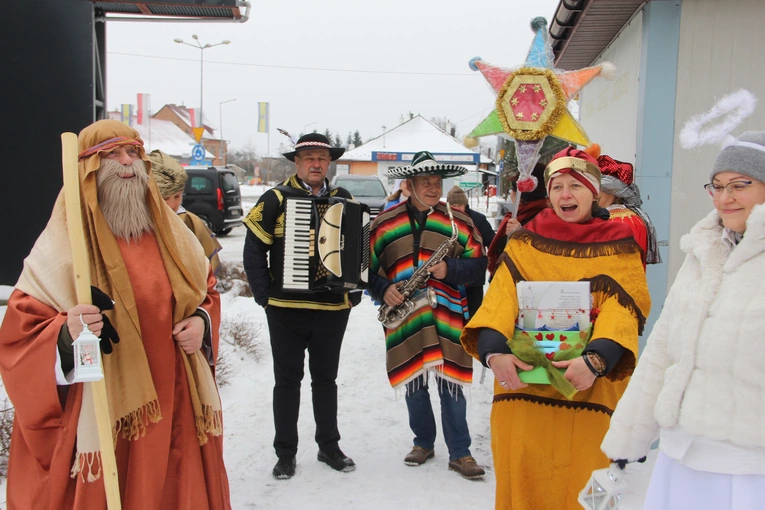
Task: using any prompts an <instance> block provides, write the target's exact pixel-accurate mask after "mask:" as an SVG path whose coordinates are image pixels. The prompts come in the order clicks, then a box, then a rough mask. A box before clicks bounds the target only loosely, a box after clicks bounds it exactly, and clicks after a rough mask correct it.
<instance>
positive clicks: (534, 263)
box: [460, 230, 651, 510]
mask: <svg viewBox="0 0 765 510" xmlns="http://www.w3.org/2000/svg"><path fill="white" fill-rule="evenodd" d="M582 279H586V280H589V281H590V289H591V291H592V295H593V307H594V308H597V309H599V315H598V317H597V319H596V321H595V324H594V328H593V335H592V338H593V339H597V338H608V339H611V340H613V341H615V342H618V343H619V344H621V345H622V346H623V347H625V348H626V349H627V351H626V352H625V354H624V356H623V357H622V359H621V361H620V362H619V363H618V364H617V366H615V367H614V368H613V369H612V370H611V372H610V373H609V374H608V376H606V377H603V378H599V379H596V380H595V383H594V384H593V386H592V387H591V388H590V389H588V390H586V391H582V392H579V393H577V394H576V395H574V397H573V400H572V401H568V400H566V398H565V397H563V395H561V394H560V393H558V392H557V391H556V390H555V389H554V388H553V387H552V386H550V385H545V384H530V385H529V386H528V387H527V388H523V389H520V390H515V391H513V390H505V389H503V388H502V387H501V386H499V384H498V383H497V382H495V384H494V404H493V408H492V414H491V429H492V452H493V455H494V468H495V473H496V478H497V494H496V508H498V509H513V510H524V509H530V510H531V509H540V510H547V509H555V510H561V509H579V508H580V505H579V504H578V503H577V501H576V498H577V494H578V493H579V491H580V490H581V489H582V488H583V487H584V485H585V483H586V482H587V479H588V478H589V476H590V474H591V472H592V471H593V470H595V469H599V468H602V467H607V466H608V459H607V458H606V457H605V455H603V454H602V453H601V452H600V443H601V441H602V440H603V437H604V436H605V433H606V431H607V430H608V426H609V421H610V416H611V414H612V413H613V410H614V408H615V406H616V403H617V402H618V400H619V398H620V397H621V395H622V393H623V392H624V390H625V389H626V387H627V383H628V381H629V376H630V374H631V373H632V371H633V369H634V367H635V359H636V357H637V349H638V330H639V329H642V326H643V324H644V323H645V317H646V316H647V315H648V312H649V310H650V306H651V303H650V297H649V294H648V286H647V283H646V279H645V273H644V272H643V265H642V263H641V260H640V249H639V248H638V246H637V245H636V244H635V242H634V240H633V239H625V240H619V241H614V242H610V243H590V244H579V243H570V242H559V241H556V240H553V239H549V238H545V237H542V236H540V235H538V234H534V233H532V232H529V231H527V230H520V231H517V232H515V233H514V234H513V236H512V237H511V238H510V240H509V242H508V244H507V247H506V248H505V252H504V253H503V254H502V255H501V256H500V259H499V263H498V266H497V272H496V273H495V275H494V279H493V280H492V283H491V285H490V287H489V290H488V292H487V293H486V296H485V298H484V301H483V304H482V305H481V308H480V309H479V310H478V312H477V313H476V315H475V316H474V317H473V318H472V319H471V321H470V322H469V323H468V325H467V326H466V327H465V329H464V331H463V333H462V337H461V339H460V340H461V341H462V344H463V346H464V347H465V350H466V351H467V352H468V353H470V354H471V355H472V356H474V357H478V334H479V332H480V330H481V329H482V328H491V329H495V330H497V331H499V332H500V333H502V334H503V335H505V337H507V338H510V337H511V336H512V334H513V331H514V328H515V322H516V319H517V317H518V300H517V296H516V291H515V283H516V282H517V281H521V280H527V281H578V280H582Z"/></svg>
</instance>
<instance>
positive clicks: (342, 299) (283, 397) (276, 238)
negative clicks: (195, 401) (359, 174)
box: [244, 133, 361, 479]
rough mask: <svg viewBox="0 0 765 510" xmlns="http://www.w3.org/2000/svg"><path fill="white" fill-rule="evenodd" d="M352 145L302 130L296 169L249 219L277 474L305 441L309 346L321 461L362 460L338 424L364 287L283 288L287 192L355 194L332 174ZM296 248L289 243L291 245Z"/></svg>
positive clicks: (247, 261) (288, 472)
mask: <svg viewBox="0 0 765 510" xmlns="http://www.w3.org/2000/svg"><path fill="white" fill-rule="evenodd" d="M343 152H345V149H343V148H338V147H332V145H331V144H330V143H329V140H328V139H327V137H325V136H324V135H321V134H318V133H310V134H307V135H304V136H302V137H300V139H299V140H298V142H297V144H295V149H294V151H292V152H288V153H286V154H284V157H286V158H287V159H289V160H290V161H294V162H295V165H296V167H297V172H296V174H295V175H292V176H290V177H289V178H288V179H287V180H285V181H284V182H283V183H282V184H281V185H279V186H277V187H275V188H272V189H270V190H268V191H266V192H265V193H264V194H263V195H262V196H261V197H260V199H259V200H258V203H257V204H256V205H255V207H253V208H252V210H251V211H250V212H249V214H248V215H247V217H246V218H245V220H244V224H245V225H246V226H247V228H248V231H247V238H246V240H245V243H244V269H245V271H246V272H247V279H248V280H249V283H250V287H251V288H252V294H253V296H254V298H255V301H256V302H257V303H258V304H259V305H260V306H262V307H263V308H264V309H265V311H266V316H267V318H268V329H269V332H270V337H271V351H272V353H273V358H274V379H275V384H274V397H273V398H274V400H273V409H274V428H275V429H276V434H275V437H274V450H275V451H276V455H277V457H278V458H279V460H278V462H277V463H276V465H275V466H274V469H273V475H274V477H275V478H277V479H288V478H291V477H292V476H294V474H295V455H296V454H297V446H298V429H297V421H298V411H299V408H300V383H301V381H302V379H303V365H304V357H305V350H306V349H308V354H309V359H308V367H309V370H310V371H311V387H312V396H313V411H314V419H315V421H316V436H315V438H316V442H317V443H318V445H319V453H318V460H319V461H321V462H324V463H326V464H328V465H329V466H330V467H331V468H332V469H335V470H337V471H352V470H354V469H355V467H356V465H355V464H354V462H353V460H351V459H350V458H348V457H346V456H345V454H344V453H343V452H342V451H341V450H340V447H339V446H338V442H339V441H340V432H339V431H338V428H337V385H336V384H335V379H336V378H337V368H338V364H339V361H340V346H341V344H342V342H343V335H344V334H345V327H346V324H347V323H348V315H349V314H350V309H351V307H352V306H354V305H356V304H358V303H359V302H360V301H361V293H359V292H356V293H348V292H333V291H328V290H325V291H320V292H312V293H305V292H293V291H285V290H283V286H282V284H283V274H284V264H285V204H286V202H287V200H286V199H287V198H292V197H298V198H311V197H338V198H345V199H348V200H352V198H353V197H352V196H351V194H350V193H349V192H348V191H346V190H345V189H343V188H339V187H334V186H332V185H330V184H329V182H328V181H327V179H326V175H327V170H328V169H329V164H330V162H331V161H334V160H336V159H337V158H339V157H340V156H342V155H343ZM287 251H289V250H287Z"/></svg>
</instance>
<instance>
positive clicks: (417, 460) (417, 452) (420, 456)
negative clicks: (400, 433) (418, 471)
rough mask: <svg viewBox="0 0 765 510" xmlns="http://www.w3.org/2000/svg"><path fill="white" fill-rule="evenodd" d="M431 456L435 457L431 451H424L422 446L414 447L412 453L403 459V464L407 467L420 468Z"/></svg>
mask: <svg viewBox="0 0 765 510" xmlns="http://www.w3.org/2000/svg"><path fill="white" fill-rule="evenodd" d="M433 455H435V454H434V453H433V450H426V449H425V448H423V447H422V446H414V447H412V451H411V452H409V453H407V454H406V457H404V464H406V465H407V466H420V465H422V464H425V461H427V460H428V459H432V458H433Z"/></svg>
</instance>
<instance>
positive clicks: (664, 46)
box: [636, 0, 681, 351]
mask: <svg viewBox="0 0 765 510" xmlns="http://www.w3.org/2000/svg"><path fill="white" fill-rule="evenodd" d="M680 10H681V0H674V1H652V2H650V3H648V4H647V5H646V7H645V9H644V11H643V37H642V48H641V62H640V89H639V102H638V126H637V157H636V164H637V168H638V172H637V174H638V179H637V184H638V186H639V187H640V191H641V194H642V197H643V207H644V209H645V211H646V212H647V213H648V215H649V216H650V217H651V220H653V223H654V226H655V227H656V232H657V235H658V238H659V242H660V243H661V245H662V246H661V248H660V250H661V257H662V259H663V260H664V262H663V263H662V264H656V265H652V266H648V271H647V276H648V286H649V289H650V291H651V300H652V302H653V305H652V310H651V315H650V316H649V318H648V324H647V325H646V329H645V332H644V334H643V337H642V338H641V341H640V349H641V351H642V349H643V346H644V344H645V339H646V338H647V337H648V334H650V331H651V329H652V328H653V325H654V323H655V322H656V319H657V318H658V317H659V314H660V313H661V308H662V305H663V303H664V298H665V297H666V295H667V272H668V260H669V251H668V250H669V247H668V239H669V225H670V201H671V196H672V157H673V146H674V136H675V91H676V88H677V62H678V49H679V40H680ZM673 249H677V247H673Z"/></svg>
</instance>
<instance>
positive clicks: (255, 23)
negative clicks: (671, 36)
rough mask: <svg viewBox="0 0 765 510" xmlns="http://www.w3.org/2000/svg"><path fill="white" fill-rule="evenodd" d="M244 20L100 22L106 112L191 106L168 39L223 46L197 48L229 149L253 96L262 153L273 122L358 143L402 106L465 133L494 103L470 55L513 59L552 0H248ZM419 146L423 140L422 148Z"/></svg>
mask: <svg viewBox="0 0 765 510" xmlns="http://www.w3.org/2000/svg"><path fill="white" fill-rule="evenodd" d="M252 5H253V8H252V13H251V17H250V20H249V21H248V22H247V23H244V24H239V23H132V22H116V21H111V22H108V24H107V102H108V108H109V109H110V110H114V109H115V108H117V107H118V106H119V105H120V104H122V103H131V104H135V103H136V94H137V93H148V94H151V107H152V111H153V112H154V111H157V110H158V109H159V108H161V107H162V105H164V104H166V103H176V104H184V105H186V106H188V107H197V106H198V104H199V68H200V65H199V57H200V51H199V50H195V49H193V48H190V47H188V46H186V45H182V44H176V43H174V42H173V39H175V38H181V39H184V40H186V41H190V42H193V40H192V39H191V35H192V34H197V35H198V36H199V40H200V41H201V42H202V44H208V43H209V44H215V43H217V42H220V41H222V40H224V39H228V40H230V41H231V44H229V45H226V46H217V47H214V48H209V49H207V50H205V51H204V58H205V72H204V115H205V118H206V119H207V120H208V122H210V123H211V124H212V125H213V126H214V127H215V128H220V125H221V122H220V114H219V112H220V102H222V101H227V100H229V99H236V101H234V102H231V103H227V104H224V105H222V112H223V137H224V138H225V139H227V140H230V142H231V145H232V148H242V147H244V146H245V145H246V144H248V143H252V144H254V145H255V147H256V150H257V151H258V153H260V154H265V153H266V152H267V145H268V138H267V136H266V135H265V134H261V133H258V132H257V103H258V102H260V101H264V102H265V101H267V102H270V103H271V141H270V148H271V152H272V153H275V152H276V148H277V147H278V145H279V143H282V142H285V141H286V139H285V138H284V137H283V136H282V135H280V134H279V133H278V132H277V131H276V128H277V127H279V128H282V129H286V130H287V131H289V132H290V133H292V134H298V133H300V132H303V131H313V130H314V129H315V130H317V131H319V132H324V130H325V129H327V128H329V129H330V130H331V131H332V132H333V133H335V132H340V133H341V136H342V138H343V141H345V138H346V137H347V135H348V132H349V131H354V130H356V129H358V130H359V131H360V133H361V136H362V138H363V139H364V140H365V141H366V140H369V139H371V138H374V137H376V136H379V135H380V134H382V132H383V127H382V126H383V125H385V126H387V127H388V128H391V127H393V126H395V125H397V124H398V122H399V118H400V117H401V116H402V115H404V116H405V117H406V116H408V113H409V112H412V113H414V114H421V115H423V116H424V117H426V118H430V117H444V118H448V119H450V120H451V121H452V122H453V123H455V124H456V126H457V130H458V132H459V133H461V134H462V135H465V134H467V133H468V132H469V131H470V130H472V128H473V127H475V126H476V125H477V124H478V123H479V122H480V121H481V120H483V118H484V117H485V116H486V115H488V114H489V113H490V112H491V110H492V109H493V107H494V103H493V102H494V96H493V94H492V92H491V89H490V88H489V87H488V85H487V84H486V81H485V80H484V79H483V77H482V76H481V75H480V73H478V72H472V71H470V69H469V68H468V60H470V58H472V57H474V56H481V57H483V59H484V60H487V61H488V62H491V63H492V64H496V65H501V66H507V67H512V66H515V65H519V64H521V63H523V61H524V59H525V57H526V53H527V52H528V48H529V46H530V44H531V40H532V35H533V34H532V32H531V29H530V27H529V22H530V21H531V19H532V18H533V17H535V16H544V17H546V18H547V19H548V22H549V20H550V19H551V18H552V15H553V14H554V12H555V9H556V7H557V5H558V0H534V1H531V0H526V1H522V0H503V1H500V0H468V1H464V0H323V1H322V2H316V1H313V0H293V1H283V0H271V1H266V0H252ZM423 149H427V148H426V147H423Z"/></svg>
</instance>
